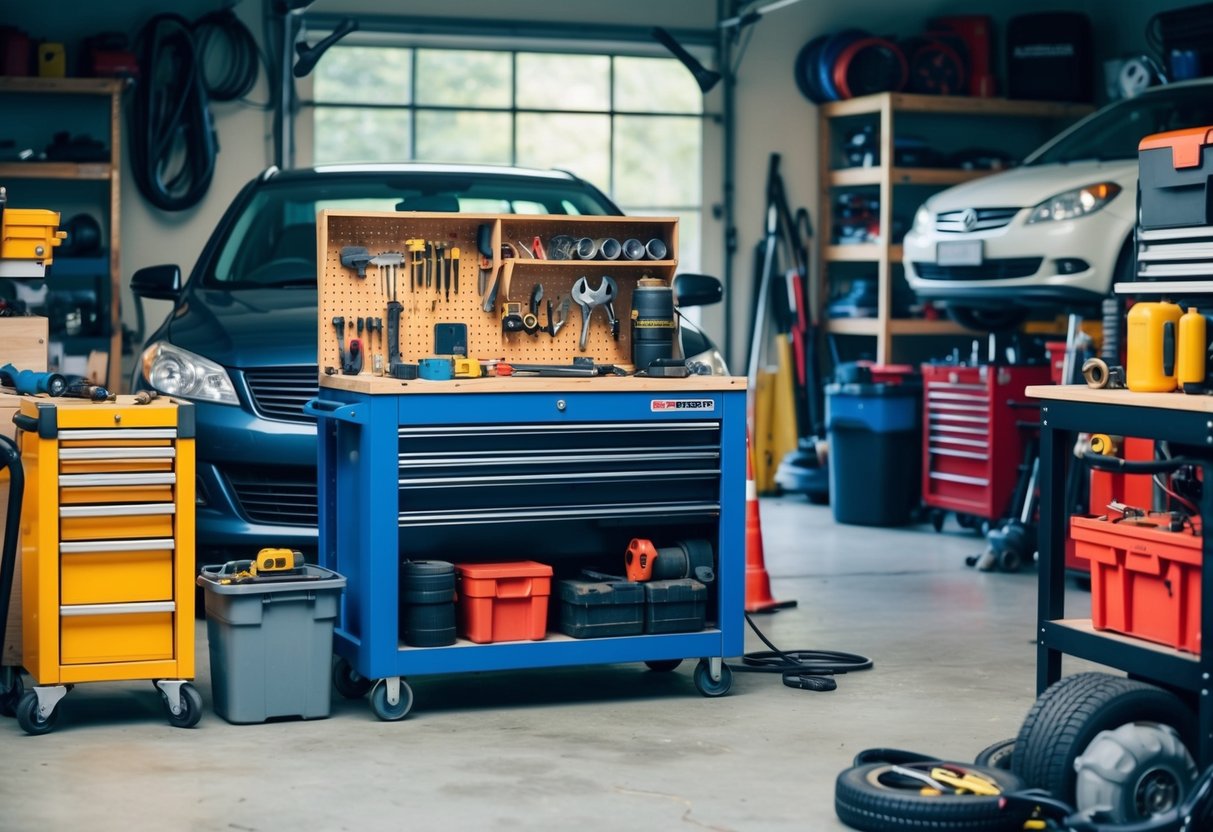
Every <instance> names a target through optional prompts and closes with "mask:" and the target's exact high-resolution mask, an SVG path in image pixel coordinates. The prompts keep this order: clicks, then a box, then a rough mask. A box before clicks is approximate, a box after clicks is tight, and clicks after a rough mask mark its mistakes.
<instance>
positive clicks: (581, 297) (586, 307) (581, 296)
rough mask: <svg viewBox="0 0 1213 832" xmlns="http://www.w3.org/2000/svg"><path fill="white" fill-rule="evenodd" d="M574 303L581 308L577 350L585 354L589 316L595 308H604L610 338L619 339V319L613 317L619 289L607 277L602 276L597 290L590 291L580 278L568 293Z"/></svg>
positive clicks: (613, 281) (586, 283) (588, 286)
mask: <svg viewBox="0 0 1213 832" xmlns="http://www.w3.org/2000/svg"><path fill="white" fill-rule="evenodd" d="M570 295H572V298H573V300H574V301H576V303H577V305H578V306H580V307H581V341H580V342H579V344H578V347H579V349H580V350H581V351H582V352H585V345H586V338H587V337H588V336H589V334H590V316H591V315H593V314H594V307H595V306H605V307H606V314H607V323H609V324H610V326H611V337H612V338H614V339H616V340H618V339H619V319H618V318H617V317H615V298H616V297H618V296H619V287H618V286H616V285H615V280H614V279H613V278H611V277H610V276H609V275H603V277H602V282H600V283H599V284H598V288H597V289H590V284H589V281H587V280H586V279H585V277H584V276H583V277H581V278H579V279H578V280H577V282H576V283H574V284H573V290H572V292H570Z"/></svg>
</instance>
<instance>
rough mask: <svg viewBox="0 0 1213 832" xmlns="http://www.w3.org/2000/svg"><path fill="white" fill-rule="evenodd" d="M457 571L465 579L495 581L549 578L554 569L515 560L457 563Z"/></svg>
mask: <svg viewBox="0 0 1213 832" xmlns="http://www.w3.org/2000/svg"><path fill="white" fill-rule="evenodd" d="M455 569H457V570H458V571H459V574H460V576H462V577H464V578H474V579H478V580H494V579H497V578H548V577H551V575H552V567H551V566H549V565H548V564H546V563H537V562H536V561H533V560H515V561H509V562H506V563H457V564H455Z"/></svg>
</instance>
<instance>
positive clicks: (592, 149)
mask: <svg viewBox="0 0 1213 832" xmlns="http://www.w3.org/2000/svg"><path fill="white" fill-rule="evenodd" d="M518 164H520V165H526V166H527V167H532V168H562V169H564V170H567V171H572V172H573V173H575V174H577V175H578V176H580V177H581V178H582V179H586V180H589V181H590V182H592V183H594V184H595V185H597V186H598V187H599V188H601V189H603V190H606V189H607V188H608V187H609V185H610V175H611V171H610V165H611V118H610V116H588V115H564V114H560V113H553V114H550V115H548V114H543V115H540V114H537V113H519V114H518Z"/></svg>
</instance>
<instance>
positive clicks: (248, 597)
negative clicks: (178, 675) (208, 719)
mask: <svg viewBox="0 0 1213 832" xmlns="http://www.w3.org/2000/svg"><path fill="white" fill-rule="evenodd" d="M306 568H307V572H308V574H309V575H315V576H317V580H306V581H301V580H293V581H291V580H284V581H273V582H271V581H265V582H257V583H234V584H221V583H219V577H218V574H217V571H218V569H219V567H217V566H216V567H203V569H202V574H201V575H199V576H198V585H199V586H201V587H203V588H204V589H205V591H206V634H207V638H208V639H209V641H210V658H211V698H212V700H213V704H214V707H215V713H217V714H219V716H221V717H223V718H224V719H226V720H227V721H228V722H235V723H246V722H265V721H266V720H267V719H271V718H273V717H284V716H298V717H303V718H304V719H317V718H322V717H327V716H328V715H329V708H330V690H329V678H330V676H329V674H330V667H331V666H332V657H333V621H334V619H335V618H336V617H337V602H338V599H339V598H340V595H341V590H342V589H343V588H344V587H345V578H343V577H342V576H341V575H338V574H337V573H336V572H333V571H331V570H328V569H324V568H323V567H319V566H311V565H309V566H307V567H306Z"/></svg>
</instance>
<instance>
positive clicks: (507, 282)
mask: <svg viewBox="0 0 1213 832" xmlns="http://www.w3.org/2000/svg"><path fill="white" fill-rule="evenodd" d="M482 224H489V225H490V226H491V229H492V240H493V243H492V248H493V251H494V254H495V256H494V257H493V258H492V260H491V262H490V263H489V266H490V268H489V269H488V270H487V271H486V283H485V285H486V290H487V289H488V288H489V287H491V286H492V284H493V281H494V280H495V279H497V280H499V281H500V283H499V288H498V293H497V302H496V304H495V306H494V308H493V310H492V311H491V312H485V311H484V310H483V308H482V302H483V297H482V295H481V294H480V292H479V285H478V284H479V280H478V279H479V276H480V272H481V269H480V260H481V257H480V253H479V251H478V250H477V242H476V241H477V232H478V229H479V227H480V226H481V225H482ZM318 228H319V234H318V244H319V253H318V256H319V260H318V262H319V263H320V269H319V304H318V306H319V315H318V333H317V334H318V339H317V343H318V345H319V361H320V368H321V373H322V374H323V373H325V371H326V368H334V369H335V370H337V371H339V369H340V366H341V361H340V354H339V347H338V339H337V335H336V329H335V328H334V326H333V323H332V322H333V319H334V318H335V317H341V318H343V319H344V320H345V340H346V343H347V344H348V343H349V341H350V340H352V339H355V338H357V339H360V340H361V341H362V345H363V353H364V361H363V369H362V373H361V374H362V375H378V374H382V373H383V372H385V371H386V368H387V362H388V354H389V353H388V344H387V340H388V339H387V317H388V315H387V304H388V301H389V300H391V299H392V294H393V274H392V272H393V271H394V272H395V275H394V291H395V299H396V300H397V301H399V302H400V304H401V305H402V306H403V314H402V316H401V322H400V354H401V360H402V361H404V362H407V363H416V362H417V361H418V360H419V359H421V358H425V357H428V356H432V355H434V354H435V349H434V325H435V324H442V323H463V324H465V325H466V326H467V332H468V355H469V356H471V357H473V358H476V359H478V360H480V361H485V360H488V359H492V358H499V359H503V360H505V361H508V362H514V363H534V364H568V363H571V362H572V360H573V358H574V357H576V356H587V357H591V358H593V359H594V360H595V361H597V362H600V363H608V364H618V365H623V366H626V367H629V368H630V367H631V360H632V359H631V350H632V344H631V324H630V315H631V298H632V290H633V288H634V287H635V285H636V281H638V280H639V279H640V278H642V277H651V278H657V279H661V280H665V281H667V282H668V281H669V280H671V279H672V278H673V276H674V272H675V269H676V267H677V261H676V259H674V252H676V251H677V245H678V238H677V234H678V228H677V220H676V219H674V218H664V217H651V218H649V217H574V216H542V217H539V216H529V215H528V216H520V215H516V214H507V215H498V214H422V213H389V212H347V211H322V212H321V214H320V217H319V221H318ZM558 234H565V235H568V236H571V237H574V238H579V237H590V238H593V239H596V238H602V237H613V238H616V239H618V240H620V242H622V241H623V240H624V239H628V238H635V239H638V240H640V241H641V242H642V243H643V242H647V241H648V240H650V239H659V240H661V241H662V242H663V243H665V245H666V247H667V250H668V251H669V255H668V258H667V259H665V260H635V261H632V260H624V259H622V258H620V259H618V260H612V261H607V260H538V259H526V258H521V257H515V256H506V255H508V254H516V253H518V251H519V249H520V248H523V247H527V248H529V247H530V245H531V243H532V241H533V240H534V238H536V237H538V238H539V239H540V241H541V243H542V245H543V246H544V247H545V248H546V247H547V246H548V244H549V241H550V240H551V238H552V237H553V236H555V235H558ZM411 239H420V240H427V241H431V242H433V243H438V244H442V245H444V246H445V247H446V249H447V251H448V252H453V250H454V249H456V248H457V249H458V250H459V264H458V281H457V282H458V287H459V288H458V291H456V290H455V287H454V283H455V282H456V281H455V280H454V279H452V281H451V283H452V285H451V287H450V292H449V296H448V294H447V291H446V287H445V285H444V287H443V291H442V292H441V293H439V292H438V290H437V280H436V275H435V274H434V272H435V265H434V263H433V261H432V259H431V262H430V270H431V275H430V279H429V285H428V286H427V285H425V283H426V280H425V276H424V266H423V267H422V275H421V278H420V283H421V285H418V282H417V279H416V273H415V272H414V269H413V260H414V256H413V255H412V253H410V252H409V251H408V247H407V246H406V241H407V240H411ZM345 246H362V247H364V248H366V249H367V250H368V251H369V253H370V254H371V255H378V254H381V253H385V252H400V253H402V254H403V255H404V258H403V259H404V262H403V264H402V265H400V266H398V267H381V266H373V265H368V266H367V267H366V269H365V271H366V275H365V277H359V276H358V274H357V272H356V271H355V270H354V269H353V268H350V267H346V266H343V265H341V249H342V248H343V247H345ZM511 248H512V250H511ZM416 259H420V260H422V261H424V260H425V259H426V258H425V255H424V252H422V253H421V254H420V256H419V257H418V258H416ZM451 267H452V271H453V268H454V264H453V262H452V264H451ZM604 275H609V276H610V277H611V278H613V279H614V281H615V284H616V286H617V288H618V296H617V298H616V299H615V302H614V308H615V315H616V317H617V318H618V319H619V322H620V323H619V338H618V340H614V339H612V338H611V334H610V328H609V325H608V322H607V315H606V309H605V308H604V307H598V308H595V309H594V310H593V312H592V314H591V317H590V330H589V334H588V335H587V338H586V349H585V350H584V351H582V350H580V349H579V341H580V338H581V330H582V327H583V321H582V314H581V309H580V307H578V305H577V304H576V303H575V302H573V301H572V299H571V297H570V292H571V289H572V287H573V284H574V283H575V282H576V281H577V280H578V279H579V278H581V277H582V276H585V277H586V278H587V281H588V283H589V285H590V287H591V288H596V287H597V286H598V285H599V284H600V282H601V280H602V277H603V276H604ZM536 284H538V285H541V286H542V287H543V299H542V300H541V301H540V303H539V305H538V313H537V317H538V319H539V323H540V325H541V327H546V325H547V323H548V314H547V301H548V300H551V301H552V302H553V303H552V307H553V314H554V315H555V316H557V317H559V315H560V311H561V307H562V302H563V301H564V300H565V299H568V300H569V303H568V307H567V312H566V314H565V325H564V327H563V328H562V329H561V330H560V332H559V333H558V334H557V335H556V337H552V336H550V335H548V334H547V333H546V332H545V331H538V332H536V333H535V334H529V333H526V332H516V333H507V332H503V331H502V327H501V312H502V309H503V304H504V303H505V302H506V301H519V302H522V303H523V306H524V311H529V308H528V307H529V304H528V301H529V298H530V296H531V293H532V289H533V287H534V286H535V285H536ZM359 318H362V319H364V320H365V319H367V318H381V319H382V320H383V329H382V331H376V332H374V333H371V332H369V331H368V329H367V328H366V327H365V326H364V328H363V330H362V331H361V332H359V331H358V329H357V321H358V319H359ZM377 368H379V369H378V372H377Z"/></svg>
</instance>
